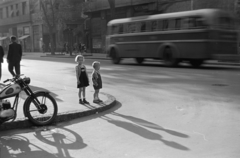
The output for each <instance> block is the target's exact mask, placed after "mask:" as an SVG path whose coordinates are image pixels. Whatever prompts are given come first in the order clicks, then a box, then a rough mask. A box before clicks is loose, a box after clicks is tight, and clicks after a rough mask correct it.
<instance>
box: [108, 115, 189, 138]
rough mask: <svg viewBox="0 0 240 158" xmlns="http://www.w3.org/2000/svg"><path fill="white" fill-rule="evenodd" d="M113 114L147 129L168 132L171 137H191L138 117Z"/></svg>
mask: <svg viewBox="0 0 240 158" xmlns="http://www.w3.org/2000/svg"><path fill="white" fill-rule="evenodd" d="M111 114H113V115H116V116H119V117H122V118H125V119H127V120H130V121H132V122H133V123H136V124H138V125H141V126H144V127H147V128H152V129H156V130H161V131H164V132H167V133H169V134H171V135H174V136H178V137H182V138H188V137H189V136H188V135H186V134H183V133H180V132H177V131H174V130H170V129H165V128H163V127H161V126H159V125H157V124H154V123H152V122H149V121H146V120H143V119H140V118H136V117H133V116H127V115H123V114H119V113H116V112H113V113H111Z"/></svg>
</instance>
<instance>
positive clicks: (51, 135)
mask: <svg viewBox="0 0 240 158" xmlns="http://www.w3.org/2000/svg"><path fill="white" fill-rule="evenodd" d="M24 58H25V60H24V63H25V65H26V64H27V63H30V64H34V65H39V66H40V67H41V65H44V66H49V68H51V69H58V71H60V70H62V73H63V78H62V79H59V80H60V81H59V82H62V83H63V81H64V84H66V85H67V84H68V83H70V82H71V81H70V80H68V79H69V77H66V76H72V75H74V74H73V71H72V70H70V69H63V68H64V64H67V65H68V67H69V64H70V65H71V64H72V65H73V66H74V64H75V63H74V61H73V58H46V57H44V58H40V57H39V58H38V57H33V56H28V57H27V56H25V57H24ZM27 59H31V60H27ZM39 60H40V61H39ZM98 60H99V59H98ZM93 61H94V59H87V60H86V61H85V64H86V65H87V69H88V70H89V74H90V73H91V63H92V62H93ZM99 61H100V62H101V65H102V67H101V73H102V78H103V89H102V91H103V92H108V93H109V94H111V95H113V96H114V97H115V98H116V99H117V101H118V104H117V106H116V108H114V109H111V110H109V111H106V112H104V113H100V114H97V115H94V116H89V117H86V118H81V119H76V120H73V121H70V122H65V123H61V124H59V125H57V126H51V127H42V128H31V129H26V130H17V131H6V132H1V133H0V135H1V138H0V142H1V144H0V147H1V154H2V157H4V158H7V157H24V158H28V157H29V158H30V157H32V156H33V155H34V157H36V158H37V157H50V158H51V157H54V158H55V157H57V158H62V157H64V158H68V157H76V158H78V157H99V158H112V157H114V158H122V157H130V158H135V157H138V158H160V157H164V158H202V157H204V158H227V157H231V158H232V157H233V158H235V157H240V151H239V146H240V134H239V133H240V126H239V121H240V106H239V103H240V98H239V95H240V83H239V81H240V73H239V70H240V68H239V67H238V66H221V65H204V67H202V68H200V69H193V68H191V67H189V66H188V65H187V64H185V65H182V66H180V67H179V68H166V67H164V66H163V65H162V64H159V62H152V61H151V62H146V63H145V64H143V65H137V64H136V63H135V62H134V61H133V60H131V59H128V60H123V61H122V64H120V65H112V64H111V62H110V61H108V60H99ZM37 73H39V76H38V77H39V79H41V76H43V75H45V76H51V75H54V74H44V73H43V71H41V70H36V74H37ZM56 73H59V72H56ZM36 76H37V75H36ZM49 82H51V77H49Z"/></svg>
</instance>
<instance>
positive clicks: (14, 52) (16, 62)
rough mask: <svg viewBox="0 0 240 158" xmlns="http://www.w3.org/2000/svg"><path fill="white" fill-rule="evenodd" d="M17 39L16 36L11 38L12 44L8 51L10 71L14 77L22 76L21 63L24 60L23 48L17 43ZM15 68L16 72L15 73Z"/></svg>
mask: <svg viewBox="0 0 240 158" xmlns="http://www.w3.org/2000/svg"><path fill="white" fill-rule="evenodd" d="M16 40H17V38H16V37H15V36H12V37H11V42H12V43H11V44H10V45H9V49H8V56H7V61H8V71H9V72H10V73H11V74H12V76H13V77H15V76H16V75H20V61H21V59H22V46H21V45H20V44H18V43H17V42H16ZM13 68H15V72H14V71H13Z"/></svg>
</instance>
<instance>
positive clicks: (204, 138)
mask: <svg viewBox="0 0 240 158" xmlns="http://www.w3.org/2000/svg"><path fill="white" fill-rule="evenodd" d="M193 133H196V134H199V135H202V136H203V140H205V141H208V140H207V139H206V137H205V135H204V134H202V133H199V132H195V131H193Z"/></svg>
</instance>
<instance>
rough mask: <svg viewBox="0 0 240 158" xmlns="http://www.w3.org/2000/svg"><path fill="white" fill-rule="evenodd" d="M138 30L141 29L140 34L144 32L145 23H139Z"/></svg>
mask: <svg viewBox="0 0 240 158" xmlns="http://www.w3.org/2000/svg"><path fill="white" fill-rule="evenodd" d="M140 29H141V32H145V31H146V22H145V21H144V22H141V24H140Z"/></svg>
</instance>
